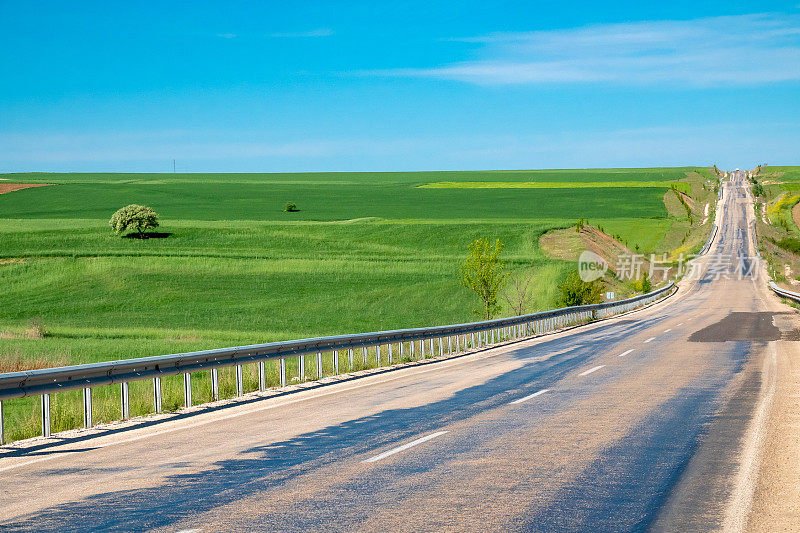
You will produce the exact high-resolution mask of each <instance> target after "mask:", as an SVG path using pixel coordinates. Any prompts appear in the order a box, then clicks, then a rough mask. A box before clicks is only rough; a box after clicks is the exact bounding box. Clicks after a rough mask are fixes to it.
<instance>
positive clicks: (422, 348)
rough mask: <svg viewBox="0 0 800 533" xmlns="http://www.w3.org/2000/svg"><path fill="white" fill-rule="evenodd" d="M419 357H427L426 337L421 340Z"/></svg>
mask: <svg viewBox="0 0 800 533" xmlns="http://www.w3.org/2000/svg"><path fill="white" fill-rule="evenodd" d="M419 358H420V359H425V339H420V340H419Z"/></svg>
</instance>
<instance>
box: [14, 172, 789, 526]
mask: <svg viewBox="0 0 800 533" xmlns="http://www.w3.org/2000/svg"><path fill="white" fill-rule="evenodd" d="M746 187H747V186H746V180H745V177H744V173H734V174H733V177H732V179H731V182H730V183H729V184H726V186H725V187H724V194H723V198H722V200H721V202H720V206H719V209H718V216H717V221H718V224H719V231H718V233H717V237H716V238H715V240H714V242H713V244H712V246H711V248H710V250H709V254H708V255H706V256H704V257H703V258H701V259H698V261H697V263H698V264H701V265H703V270H704V273H703V274H702V275H701V276H699V279H686V280H684V281H682V282H681V286H680V290H679V291H678V292H677V293H676V294H675V295H674V296H672V297H670V298H669V299H668V300H666V301H664V302H661V303H658V304H656V305H654V306H651V307H649V308H647V309H644V310H641V311H637V312H635V313H631V314H628V315H626V316H622V317H618V318H615V319H611V320H607V321H603V322H598V323H594V324H591V325H587V326H584V327H580V328H575V329H571V330H567V331H563V332H560V333H557V334H553V335H548V336H543V337H540V338H536V339H531V340H526V341H523V342H519V343H514V344H509V345H506V346H502V347H498V348H494V349H489V350H484V351H481V352H478V353H475V354H472V355H468V356H465V357H460V358H456V359H450V360H448V361H444V362H439V363H435V364H429V365H423V366H414V367H408V368H404V369H401V370H397V371H393V372H387V373H382V374H376V375H372V376H370V377H366V378H362V379H358V380H351V381H344V382H340V383H337V384H333V385H329V386H325V387H320V388H317V389H313V390H306V391H302V392H298V393H295V394H290V395H285V396H279V397H273V398H269V399H263V400H260V401H250V402H242V403H240V404H237V405H235V406H231V407H228V408H225V409H220V410H214V411H201V412H199V413H198V414H195V415H194V416H185V417H177V418H174V419H169V420H167V421H164V422H162V423H159V424H155V425H148V426H144V427H138V428H134V429H131V430H128V431H121V432H98V434H97V436H94V437H92V438H74V439H64V440H58V439H51V441H49V442H45V443H42V444H40V445H38V446H34V447H29V448H26V449H20V450H16V449H14V448H13V447H6V448H4V449H3V453H2V454H0V475H2V479H3V483H2V487H1V488H0V527H3V528H9V529H14V528H19V529H35V530H39V531H47V530H62V529H122V530H131V529H133V530H142V529H154V530H163V531H178V530H187V529H199V530H205V531H228V530H251V529H256V528H258V529H271V530H287V531H300V530H307V529H333V530H345V529H346V530H351V529H359V530H382V531H407V530H432V529H447V530H452V529H470V530H478V529H480V530H537V531H612V530H613V531H631V530H643V529H654V530H664V531H703V530H710V529H725V530H731V531H733V530H745V529H747V530H754V531H755V530H764V531H769V530H773V531H774V530H777V529H785V528H786V527H787V525H792V524H793V525H794V527H795V528H796V527H797V525H798V524H800V515H798V514H797V513H798V510H797V503H796V502H798V501H800V494H798V492H797V491H798V487H800V479H799V478H798V477H797V471H798V470H800V452H798V444H797V442H796V441H798V440H800V439H797V431H798V430H797V427H798V422H799V421H800V419H798V418H797V417H796V415H797V413H798V412H800V408H798V405H797V403H798V400H797V396H798V391H799V390H800V388H798V382H800V379H798V376H800V372H798V364H797V363H796V361H798V353H797V352H796V350H797V349H796V347H795V346H794V344H796V343H793V342H792V341H791V339H793V338H800V337H798V336H797V335H798V332H797V329H798V327H800V324H798V321H797V320H796V314H795V312H794V311H793V310H791V309H790V308H788V307H786V306H785V305H783V304H780V303H779V302H778V300H777V299H776V298H775V297H774V296H773V295H771V294H770V293H769V292H768V291H767V290H766V289H765V281H766V279H765V278H764V277H763V276H764V273H763V272H760V271H759V269H758V268H754V271H755V272H757V273H758V274H759V276H760V277H759V278H758V279H754V277H753V276H752V275H746V276H743V277H742V279H739V277H738V276H737V275H736V274H735V272H734V271H735V267H736V266H737V264H738V263H739V262H740V261H739V260H740V258H742V259H743V261H742V264H743V265H745V267H747V266H749V265H750V264H751V260H750V259H749V258H751V257H752V256H754V255H755V253H754V250H753V246H752V237H751V235H750V230H749V228H750V222H751V221H752V217H753V214H752V208H751V205H750V204H751V200H750V197H749V195H748V193H747V188H746ZM720 258H728V259H725V260H721V259H720ZM727 261H731V263H732V264H731V265H726V264H725V263H726V262H727ZM715 269H716V272H720V274H719V275H718V274H717V273H715ZM720 269H721V270H720ZM793 380H794V381H793ZM793 461H794V462H793Z"/></svg>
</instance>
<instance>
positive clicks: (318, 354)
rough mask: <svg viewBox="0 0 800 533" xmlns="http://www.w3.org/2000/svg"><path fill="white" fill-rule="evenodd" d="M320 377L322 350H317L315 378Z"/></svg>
mask: <svg viewBox="0 0 800 533" xmlns="http://www.w3.org/2000/svg"><path fill="white" fill-rule="evenodd" d="M321 378H322V352H317V379H321Z"/></svg>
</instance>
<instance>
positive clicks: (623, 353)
mask: <svg viewBox="0 0 800 533" xmlns="http://www.w3.org/2000/svg"><path fill="white" fill-rule="evenodd" d="M632 351H633V350H625V351H624V352H622V353H621V354H619V355H618V356H617V357H625V356H626V355H628V354H629V353H631V352H632Z"/></svg>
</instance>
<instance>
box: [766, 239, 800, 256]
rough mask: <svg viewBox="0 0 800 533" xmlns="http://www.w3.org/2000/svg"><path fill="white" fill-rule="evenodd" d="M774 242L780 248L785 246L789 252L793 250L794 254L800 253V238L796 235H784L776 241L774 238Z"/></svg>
mask: <svg viewBox="0 0 800 533" xmlns="http://www.w3.org/2000/svg"><path fill="white" fill-rule="evenodd" d="M770 240H772V243H773V244H775V245H777V246H778V247H780V248H783V249H784V250H786V251H787V252H792V253H793V254H800V239H797V238H795V237H784V238H783V239H781V240H779V241H776V240H774V239H770Z"/></svg>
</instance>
